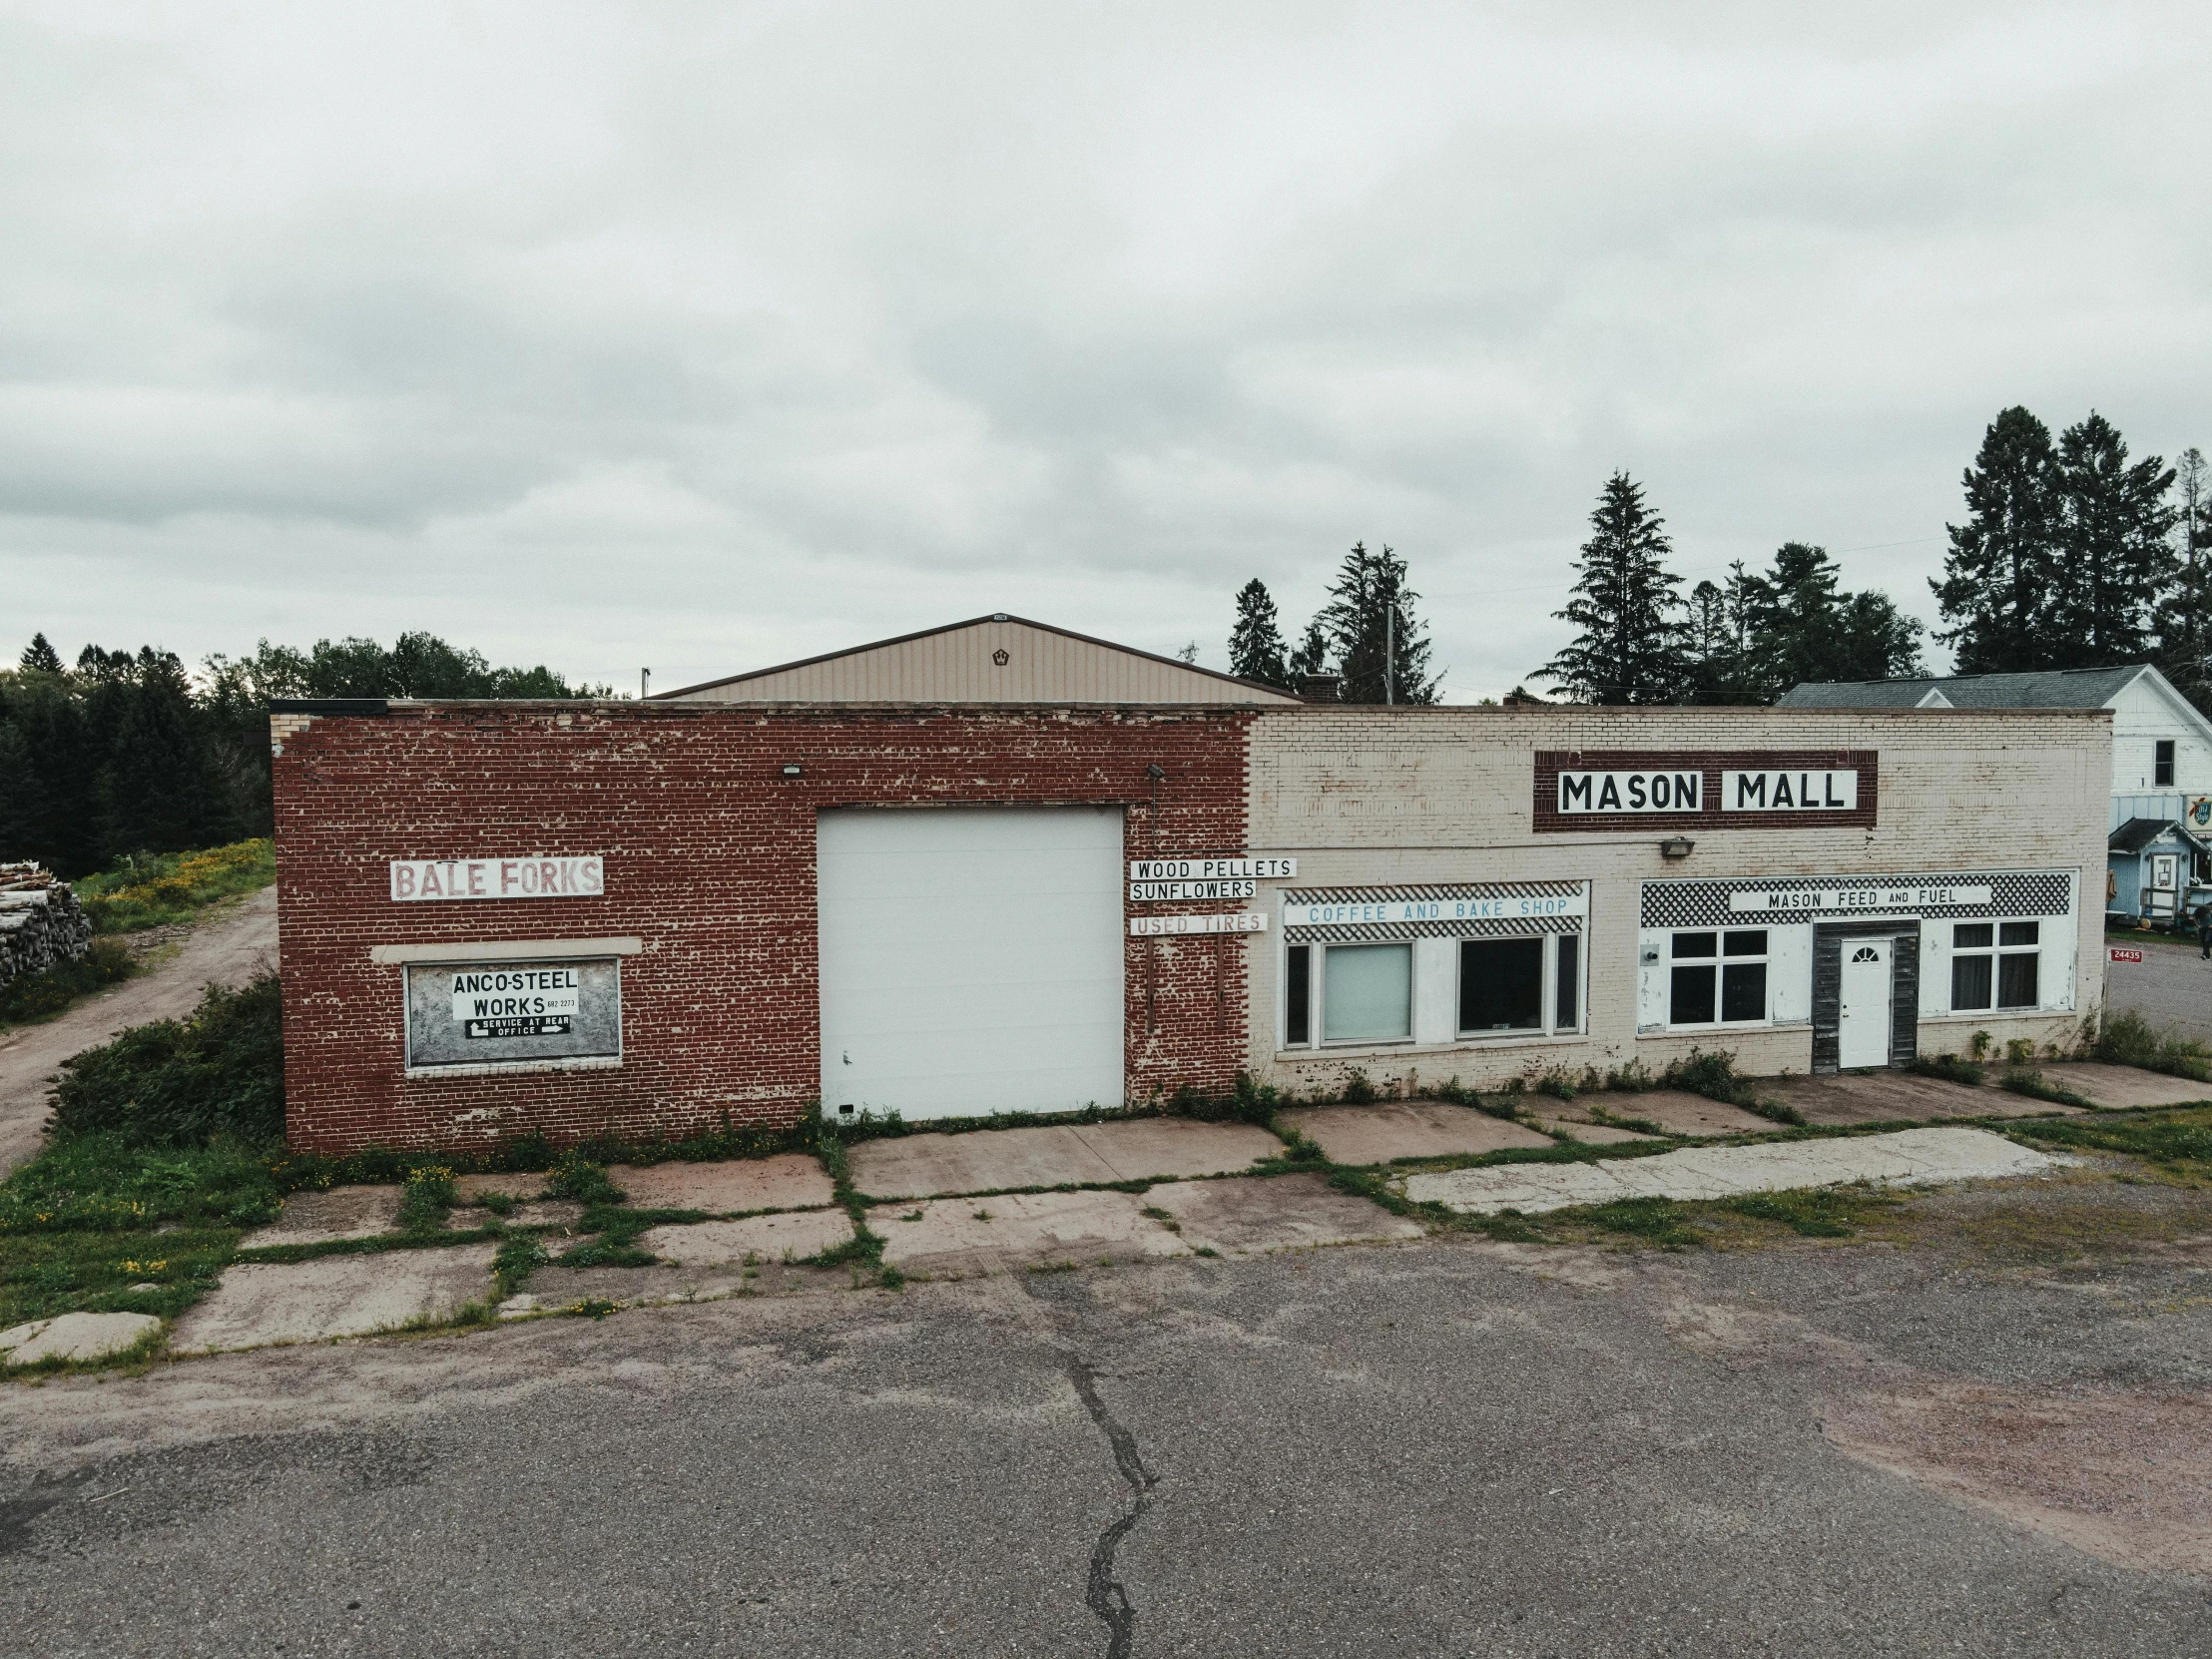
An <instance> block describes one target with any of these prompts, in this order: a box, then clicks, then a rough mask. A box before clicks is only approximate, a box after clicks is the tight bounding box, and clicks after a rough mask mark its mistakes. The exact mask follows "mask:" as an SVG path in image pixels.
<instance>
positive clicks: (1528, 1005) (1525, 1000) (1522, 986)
mask: <svg viewBox="0 0 2212 1659" xmlns="http://www.w3.org/2000/svg"><path fill="white" fill-rule="evenodd" d="M1543 1023H1544V941H1543V940H1542V939H1540V938H1538V939H1468V940H1466V941H1465V942H1464V943H1462V944H1461V945H1460V946H1459V1030H1460V1031H1461V1033H1462V1034H1478V1033H1481V1032H1485V1031H1537V1030H1541V1029H1542V1028H1543Z"/></svg>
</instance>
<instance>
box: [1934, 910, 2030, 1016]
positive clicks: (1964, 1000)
mask: <svg viewBox="0 0 2212 1659" xmlns="http://www.w3.org/2000/svg"><path fill="white" fill-rule="evenodd" d="M2041 961H2042V923H2041V922H2039V921H1997V922H1990V921H1960V922H1953V923H1952V924H1951V929H1950V1007H1951V1012H1953V1013H1960V1014H1963V1013H1973V1012H1975V1011H1977V1010H1980V1009H1985V1008H1989V1007H1991V1006H1994V1007H1997V1008H2033V1007H2037V1006H2039V1005H2040V1002H2041V995H2040V991H2041ZM1992 993H1993V995H1992Z"/></svg>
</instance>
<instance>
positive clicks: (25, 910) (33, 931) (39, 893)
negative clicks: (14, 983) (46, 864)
mask: <svg viewBox="0 0 2212 1659" xmlns="http://www.w3.org/2000/svg"><path fill="white" fill-rule="evenodd" d="M91 948H92V922H91V920H90V918H88V917H87V916H86V914H85V907H84V906H83V905H82V904H80V903H78V902H77V894H76V891H75V889H73V888H72V887H71V886H70V884H69V883H68V882H67V881H61V880H57V879H55V877H54V876H53V875H52V874H51V873H50V872H48V871H47V870H44V869H41V868H40V867H39V866H38V865H37V864H0V985H6V984H7V983H8V982H9V981H10V980H12V979H14V978H15V976H16V975H17V974H20V973H36V972H38V971H39V970H40V969H41V968H50V967H52V966H53V965H54V964H55V963H56V962H68V961H75V960H76V959H77V958H78V957H80V956H82V955H84V953H85V952H86V951H88V950H90V949H91Z"/></svg>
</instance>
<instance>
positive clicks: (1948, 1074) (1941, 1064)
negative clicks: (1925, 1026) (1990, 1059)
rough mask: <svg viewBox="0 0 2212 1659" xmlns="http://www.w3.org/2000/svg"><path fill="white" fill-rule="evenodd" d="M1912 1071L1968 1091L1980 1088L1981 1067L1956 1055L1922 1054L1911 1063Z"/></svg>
mask: <svg viewBox="0 0 2212 1659" xmlns="http://www.w3.org/2000/svg"><path fill="white" fill-rule="evenodd" d="M1913 1070H1914V1071H1915V1072H1917V1073H1918V1074H1919V1075H1920V1076H1922V1077H1935V1078H1939V1079H1941V1080H1942V1081H1943V1082H1945V1083H1957V1084H1960V1085H1962V1086H1964V1087H1966V1088H1969V1089H1977V1088H1979V1087H1980V1086H1981V1075H1982V1073H1981V1067H1980V1066H1979V1065H1978V1064H1977V1063H1976V1062H1974V1061H1972V1060H1968V1059H1966V1058H1964V1057H1963V1056H1961V1055H1957V1054H1923V1055H1921V1056H1920V1057H1919V1058H1918V1059H1916V1060H1915V1061H1914V1062H1913Z"/></svg>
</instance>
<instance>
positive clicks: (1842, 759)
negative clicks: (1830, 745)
mask: <svg viewBox="0 0 2212 1659" xmlns="http://www.w3.org/2000/svg"><path fill="white" fill-rule="evenodd" d="M1879 770H1880V769H1879V757H1878V756H1877V755H1876V754H1875V752H1874V751H1872V750H1846V751H1837V750H1826V751H1820V752H1807V751H1802V750H1737V751H1732V752H1723V753H1709V752H1691V751H1631V750H1603V751H1599V750H1587V751H1583V750H1576V751H1558V750H1538V751H1537V752H1536V755H1535V800H1534V802H1533V808H1534V812H1533V820H1534V828H1535V829H1536V830H1539V831H1550V832H1553V833H1560V832H1567V831H1574V830H1582V831H1589V830H1655V829H1708V830H1750V829H1758V828H1762V827H1766V826H1781V825H1789V826H1792V827H1796V828H1815V827H1826V826H1833V827H1837V828H1842V827H1846V826H1852V827H1867V828H1871V827H1872V826H1873V825H1874V823H1875V806H1876V788H1877V776H1878V773H1879Z"/></svg>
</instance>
